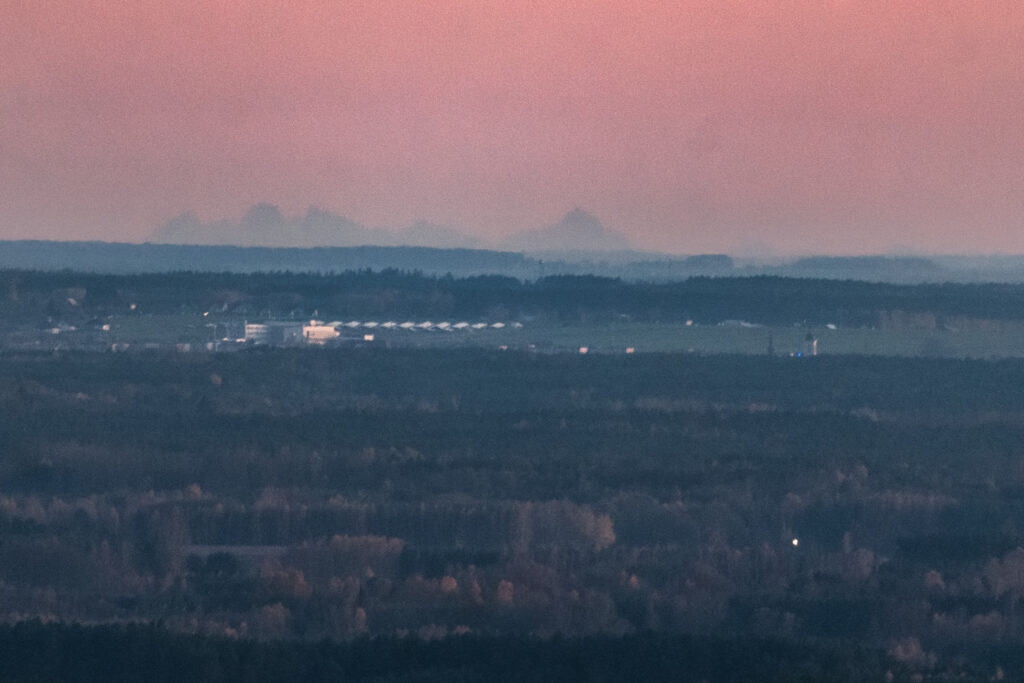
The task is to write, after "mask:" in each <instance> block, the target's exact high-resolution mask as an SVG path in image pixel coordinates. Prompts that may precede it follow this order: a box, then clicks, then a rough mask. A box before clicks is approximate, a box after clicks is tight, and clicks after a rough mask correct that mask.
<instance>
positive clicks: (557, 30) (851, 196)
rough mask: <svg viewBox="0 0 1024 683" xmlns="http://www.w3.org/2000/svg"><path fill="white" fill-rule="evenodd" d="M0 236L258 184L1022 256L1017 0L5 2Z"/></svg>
mask: <svg viewBox="0 0 1024 683" xmlns="http://www.w3.org/2000/svg"><path fill="white" fill-rule="evenodd" d="M0 26H2V29H0V238H14V237H39V238H61V239H63V238H71V239H80V238H88V239H107V240H135V241H141V240H144V239H145V238H146V237H147V236H148V235H149V234H150V233H151V232H152V231H153V230H154V229H155V228H156V227H157V226H158V225H159V224H161V223H163V222H164V221H166V220H167V219H169V218H171V217H172V216H174V215H176V214H179V213H181V212H183V211H186V210H192V211H195V212H196V213H197V214H198V215H199V216H200V217H201V218H202V219H204V220H217V219H222V218H228V219H232V220H235V219H237V218H238V217H239V216H240V215H241V214H242V213H243V212H244V211H245V210H246V209H247V208H248V207H249V206H250V205H252V204H254V203H256V202H263V201H266V202H271V203H275V204H279V205H280V206H281V207H282V209H283V210H284V211H285V212H286V213H299V212H302V211H304V210H305V209H306V207H307V206H309V205H316V206H320V207H323V208H326V209H329V210H332V211H335V212H337V213H341V214H343V215H346V216H348V217H349V218H351V219H353V220H356V221H359V222H363V223H368V224H373V225H379V226H386V227H399V226H403V225H407V224H409V223H411V222H412V221H414V220H416V219H426V220H429V221H433V222H437V223H444V224H450V225H454V226H457V227H460V228H462V229H464V230H466V231H468V232H472V233H474V234H477V235H481V236H497V235H500V234H503V233H506V232H508V231H511V230H514V229H522V228H529V227H536V226H540V225H544V224H549V223H553V222H555V221H557V220H558V219H559V218H560V216H561V215H562V214H563V213H565V212H566V211H567V210H569V209H571V208H572V207H574V206H581V207H584V208H586V209H587V210H588V211H590V212H591V213H593V214H595V215H597V216H598V217H599V218H600V219H601V220H603V221H604V222H605V224H607V225H609V226H612V227H616V228H618V229H620V230H622V231H623V232H625V233H626V234H628V235H629V236H630V238H631V239H633V240H634V242H635V243H636V244H637V245H638V246H642V247H646V248H662V249H672V250H675V251H679V252H697V251H720V250H730V249H733V248H736V247H738V246H741V245H746V244H751V243H761V244H766V245H770V246H772V247H773V248H774V249H776V250H778V251H783V252H790V251H801V252H808V251H811V252H842V253H857V252H865V251H881V250H886V249H889V248H890V247H892V246H894V245H903V246H908V247H914V248H919V249H925V250H931V251H957V250H969V251H973V252H978V251H1013V252H1024V3H1021V2H1020V0H1014V1H1008V2H1002V1H998V0H985V1H974V0H963V1H962V2H943V1H941V0H929V1H927V2H925V1H922V0H914V1H912V2H898V1H894V0H877V1H876V0H844V1H839V0H808V1H800V0H786V1H782V0H778V1H775V2H758V1H757V0H741V1H738V2H728V1H726V0H708V1H707V2H692V1H681V2H666V1H665V0H661V1H658V2H644V1H642V0H630V1H629V2H607V1H604V0H581V1H579V2H575V1H572V2H570V1H566V0H556V1H552V0H542V1H538V2H516V1H514V0H503V1H502V2H488V1H485V0H467V1H466V2H444V1H438V0H429V1H423V0H415V1H410V2H388V1H386V0H370V1H367V2H363V1H360V0H291V1H285V0H278V1H276V2H271V1H270V0H191V1H190V2H173V1H169V0H126V1H123V2H121V1H114V0H67V1H65V0H0Z"/></svg>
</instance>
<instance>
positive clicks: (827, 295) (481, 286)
mask: <svg viewBox="0 0 1024 683" xmlns="http://www.w3.org/2000/svg"><path fill="white" fill-rule="evenodd" d="M129 309H130V310H131V311H132V312H133V313H134V314H136V315H143V314H166V313H179V312H193V313H202V312H216V313H223V314H228V315H236V316H250V317H252V316H262V317H266V318H271V317H292V318H303V317H316V316H320V317H325V318H327V319H330V318H331V317H345V316H354V317H359V316H378V317H381V318H383V319H388V318H391V319H394V318H402V317H419V318H421V319H424V318H435V319H436V318H442V319H444V318H446V317H449V318H462V319H472V320H477V319H483V320H488V319H491V320H504V319H513V320H538V319H539V320H550V321H556V322H582V323H586V324H599V323H607V322H609V321H616V320H634V321H660V322H680V321H686V320H693V321H696V322H697V323H717V322H721V321H724V320H743V321H749V322H750V323H757V324H763V325H793V324H811V325H819V326H820V325H824V324H829V323H831V324H837V325H840V326H843V327H863V326H878V325H894V324H895V325H900V324H902V325H916V326H927V327H930V328H942V327H957V328H962V327H964V326H965V325H966V326H972V325H973V326H977V325H979V324H991V323H992V321H996V322H998V321H1008V320H1013V321H1019V320H1022V319H1024V284H996V283H989V284H962V283H944V284H917V285H896V284H886V283H872V282H861V281H853V280H814V279H799V278H784V277H776V276H756V277H714V278H712V277H692V278H689V279H686V280H680V281H673V282H662V283H657V282H632V281H626V280H621V279H616V278H607V277H597V276H593V275H551V276H547V277H542V278H538V279H536V280H519V279H516V278H514V277H508V276H499V275H475V276H467V277H453V276H452V275H450V274H449V275H445V276H436V275H425V274H423V273H420V272H415V271H401V270H394V269H391V270H382V271H370V270H362V271H347V272H344V273H335V274H322V273H320V274H318V273H308V272H307V273H290V272H272V273H249V274H238V273H193V272H174V273H149V274H137V275H111V274H97V273H81V272H73V271H29V270H0V316H2V318H3V323H4V324H5V325H14V324H18V323H34V324H41V323H43V322H45V321H47V320H49V321H50V322H52V321H54V320H68V321H74V320H87V319H89V318H91V317H95V316H104V315H110V314H113V313H125V312H127V311H129Z"/></svg>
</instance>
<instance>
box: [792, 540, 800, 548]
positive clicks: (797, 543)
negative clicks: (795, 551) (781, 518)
mask: <svg viewBox="0 0 1024 683" xmlns="http://www.w3.org/2000/svg"><path fill="white" fill-rule="evenodd" d="M798 545H800V539H799V538H794V539H793V547H794V548H795V547H797V546H798Z"/></svg>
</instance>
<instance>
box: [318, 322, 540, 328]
mask: <svg viewBox="0 0 1024 683" xmlns="http://www.w3.org/2000/svg"><path fill="white" fill-rule="evenodd" d="M310 326H315V327H330V328H333V329H340V328H342V327H347V328H349V329H358V328H361V329H365V330H373V329H382V330H411V331H415V330H445V331H452V330H483V329H494V330H500V329H502V328H505V327H511V328H520V327H522V326H523V324H522V323H519V322H514V323H508V324H506V323H503V322H496V323H468V322H457V323H450V322H438V323H435V322H431V321H429V320H425V321H423V322H413V321H411V320H410V321H406V322H401V323H400V322H395V321H393V320H388V321H386V322H377V321H374V320H366V321H360V320H349V321H348V322H342V321H340V320H335V321H333V322H328V323H325V322H322V321H320V320H311V321H310Z"/></svg>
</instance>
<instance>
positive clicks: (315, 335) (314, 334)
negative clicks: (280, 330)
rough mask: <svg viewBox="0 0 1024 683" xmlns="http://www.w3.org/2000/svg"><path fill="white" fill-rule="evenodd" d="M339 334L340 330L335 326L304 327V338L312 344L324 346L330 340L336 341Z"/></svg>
mask: <svg viewBox="0 0 1024 683" xmlns="http://www.w3.org/2000/svg"><path fill="white" fill-rule="evenodd" d="M338 334H339V333H338V329H337V328H336V327H335V326H334V325H303V326H302V337H303V338H304V339H305V340H306V341H307V342H308V343H310V344H323V343H324V342H326V341H327V340H328V339H336V338H337V337H338Z"/></svg>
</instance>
